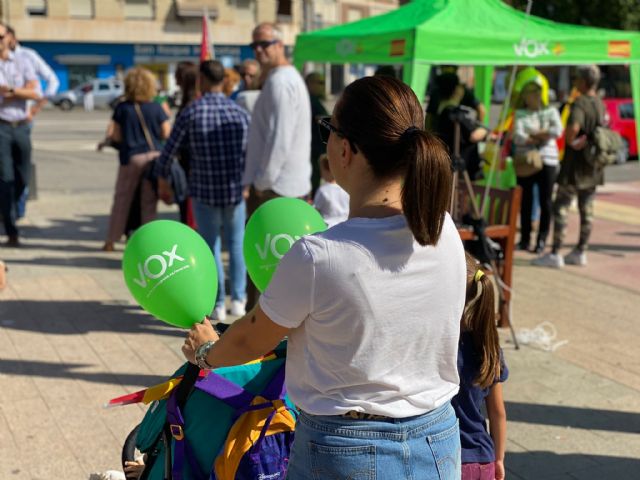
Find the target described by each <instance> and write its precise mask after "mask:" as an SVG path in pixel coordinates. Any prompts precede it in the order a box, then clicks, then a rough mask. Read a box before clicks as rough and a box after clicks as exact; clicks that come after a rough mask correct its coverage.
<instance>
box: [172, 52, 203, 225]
mask: <svg viewBox="0 0 640 480" xmlns="http://www.w3.org/2000/svg"><path fill="white" fill-rule="evenodd" d="M175 80H176V84H177V85H178V87H180V106H179V107H178V113H177V114H176V119H177V118H178V117H179V116H180V114H181V113H182V112H183V110H184V109H185V108H187V107H188V106H189V105H191V102H193V101H194V100H196V99H197V98H198V85H197V84H198V66H197V65H196V64H195V63H193V62H180V63H179V64H178V67H177V68H176V73H175ZM190 156H191V150H190V149H189V146H188V145H183V146H182V148H180V151H179V152H178V154H177V158H178V163H179V164H180V166H181V167H182V170H184V173H185V175H186V176H187V178H189V168H190V167H189V165H190V163H191V162H190ZM178 209H179V210H180V221H181V222H182V223H184V224H185V225H190V226H193V225H195V219H194V218H193V207H192V204H191V199H190V197H189V196H187V198H185V199H184V200H182V201H181V202H178Z"/></svg>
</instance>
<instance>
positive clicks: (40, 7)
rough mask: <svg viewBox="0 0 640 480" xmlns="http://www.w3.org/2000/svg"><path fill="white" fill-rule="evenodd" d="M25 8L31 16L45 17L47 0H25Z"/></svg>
mask: <svg viewBox="0 0 640 480" xmlns="http://www.w3.org/2000/svg"><path fill="white" fill-rule="evenodd" d="M24 8H25V11H26V13H27V15H29V16H30V17H45V16H46V15H47V0H25V2H24Z"/></svg>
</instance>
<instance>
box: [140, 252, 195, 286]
mask: <svg viewBox="0 0 640 480" xmlns="http://www.w3.org/2000/svg"><path fill="white" fill-rule="evenodd" d="M177 251H178V244H175V245H174V246H173V248H172V249H171V250H170V251H168V252H167V251H164V252H162V254H161V255H149V256H148V257H147V259H146V260H145V261H144V262H138V278H134V279H133V281H134V282H135V283H136V284H137V285H139V286H140V287H142V288H147V284H148V281H149V280H158V279H160V281H159V282H158V283H162V282H164V281H165V280H166V279H167V278H169V277H170V276H172V275H174V274H176V273H177V272H178V271H180V270H184V269H185V268H189V265H183V266H181V267H180V268H179V269H177V270H171V271H170V272H169V273H167V272H168V271H169V270H170V269H173V268H174V263H175V262H184V261H185V260H184V258H182V257H181V256H180V255H178V253H177ZM165 257H166V259H165ZM176 267H177V265H176ZM163 277H164V278H163Z"/></svg>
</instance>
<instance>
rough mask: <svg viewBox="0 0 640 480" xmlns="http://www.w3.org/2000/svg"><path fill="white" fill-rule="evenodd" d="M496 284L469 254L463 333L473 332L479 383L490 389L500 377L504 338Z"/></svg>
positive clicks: (477, 380) (477, 381) (476, 381)
mask: <svg viewBox="0 0 640 480" xmlns="http://www.w3.org/2000/svg"><path fill="white" fill-rule="evenodd" d="M495 312H496V311H495V296H494V291H493V285H492V284H491V281H490V280H489V278H488V277H487V276H486V275H485V274H484V272H483V271H482V270H480V269H478V267H477V265H476V261H475V259H473V257H471V256H470V255H469V254H467V297H466V302H465V310H464V313H463V316H462V331H471V332H472V336H473V342H474V346H475V349H476V352H477V353H478V356H479V357H480V370H479V372H478V376H477V377H476V379H475V383H476V384H477V385H478V386H479V387H481V388H488V387H490V386H491V385H493V384H494V383H495V381H496V380H497V379H498V378H499V377H500V368H501V367H500V339H499V337H498V329H497V327H496V313H495Z"/></svg>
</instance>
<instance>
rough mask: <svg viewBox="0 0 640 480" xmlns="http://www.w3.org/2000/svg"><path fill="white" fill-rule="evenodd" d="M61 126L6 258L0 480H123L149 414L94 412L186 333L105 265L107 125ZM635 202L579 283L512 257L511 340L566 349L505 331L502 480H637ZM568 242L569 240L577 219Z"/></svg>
mask: <svg viewBox="0 0 640 480" xmlns="http://www.w3.org/2000/svg"><path fill="white" fill-rule="evenodd" d="M59 115H61V114H59V113H57V114H56V113H53V112H52V113H47V114H45V115H44V116H43V117H42V118H41V120H40V121H39V123H38V125H37V128H36V132H35V134H36V148H37V152H36V153H37V155H36V156H37V161H38V175H39V187H40V192H39V194H40V195H39V199H38V200H37V201H33V202H31V203H30V204H29V207H28V212H27V215H28V216H27V218H26V219H25V221H24V222H23V231H24V234H25V245H24V247H23V248H21V249H6V248H1V249H0V258H2V259H3V260H5V261H6V262H7V264H8V266H9V269H10V271H9V286H8V288H7V289H5V290H4V291H2V292H0V386H1V387H0V479H1V480H5V479H6V480H19V479H20V480H22V479H29V480H36V479H37V480H49V479H61V478H64V479H71V480H75V479H78V480H86V479H87V478H88V476H89V473H91V472H97V471H104V470H108V469H113V468H118V465H119V461H120V448H121V446H122V442H123V441H124V438H125V437H126V434H127V433H128V432H129V430H130V429H131V428H132V427H133V426H135V424H136V423H137V422H139V421H140V419H141V418H142V416H143V413H144V410H143V408H141V407H138V406H127V407H121V408H116V409H110V410H105V409H103V404H104V403H105V402H106V401H108V400H109V399H110V398H113V397H116V396H119V395H122V394H124V393H127V392H133V391H136V390H138V389H140V388H143V387H146V386H149V385H152V384H155V383H158V382H160V381H162V380H164V379H165V378H166V377H167V376H168V375H170V374H171V373H172V372H173V371H174V370H175V369H176V368H177V367H178V366H179V365H180V364H181V363H182V356H181V354H180V351H179V347H180V345H181V343H182V339H183V332H182V331H180V330H177V329H174V328H170V327H168V326H165V325H164V324H162V323H160V322H158V321H156V320H154V319H152V318H150V317H149V316H147V315H146V314H144V313H142V312H141V311H140V310H139V308H137V307H136V306H135V304H134V303H133V301H132V299H131V297H130V295H129V293H128V292H127V290H126V287H125V285H124V282H123V280H122V276H121V272H120V259H121V253H114V254H106V253H103V252H101V251H100V250H99V249H100V246H101V243H102V238H103V236H104V232H105V230H106V221H107V214H108V211H109V206H110V201H111V195H112V188H113V182H114V179H115V172H116V167H117V162H116V159H115V155H114V154H113V153H104V154H97V153H95V152H92V151H91V148H92V145H93V143H94V140H97V139H98V138H99V137H100V136H101V132H102V130H103V127H104V125H106V120H105V119H106V115H105V114H104V113H102V115H103V116H104V118H103V117H101V116H100V114H99V113H96V114H94V115H93V116H86V115H82V114H80V113H72V114H69V115H64V120H65V121H64V122H60V119H59V117H58V116H59ZM63 130H64V132H63ZM61 138H64V140H61ZM632 167H635V168H638V169H639V171H640V166H639V165H638V164H637V162H634V163H633V165H631V166H624V167H623V168H624V169H625V170H622V169H621V170H619V171H620V172H623V171H624V172H627V171H629V172H632V174H633V175H636V172H635V170H631V169H630V168H632ZM612 168H616V169H617V168H618V167H612ZM635 178H636V181H637V180H638V179H639V178H640V175H638V176H636V177H635ZM639 198H640V184H638V183H633V182H616V183H612V184H610V185H608V186H607V187H606V189H604V190H603V191H602V193H601V194H599V197H598V203H597V208H596V212H597V217H598V218H597V220H596V226H595V229H594V234H593V249H592V251H590V253H589V262H590V263H589V266H587V267H586V268H578V267H567V268H566V269H564V270H562V271H556V270H548V269H542V268H535V267H531V266H529V265H528V262H529V260H530V259H531V258H532V256H531V255H529V254H526V253H519V254H518V257H517V259H516V267H515V276H514V277H515V285H514V295H515V300H514V312H513V313H514V315H513V318H514V323H515V327H516V330H518V331H519V332H521V331H522V329H523V328H527V329H533V328H534V327H536V326H537V325H539V324H540V323H541V322H544V321H550V322H552V323H553V325H554V326H555V328H556V330H557V340H558V341H559V340H568V343H567V344H565V345H563V346H560V347H559V348H558V349H557V350H556V351H554V352H547V351H542V350H540V349H539V348H535V347H534V346H531V345H523V346H522V348H521V349H520V350H519V351H515V350H514V348H513V344H512V343H511V342H510V340H509V332H508V331H504V332H501V335H502V338H503V340H504V342H503V343H504V348H505V354H506V359H507V362H508V364H509V367H510V371H511V377H510V379H509V381H508V382H507V383H506V384H505V397H506V401H507V412H508V416H509V426H508V428H509V433H508V438H509V440H508V454H507V459H506V465H507V469H508V472H509V474H508V478H516V479H610V478H611V479H613V478H615V479H636V478H640V477H639V475H638V472H640V435H639V434H640V353H638V347H637V346H638V345H639V344H640V328H639V327H638V313H637V311H638V309H640V282H639V281H638V279H639V278H640V224H639V223H640V222H638V219H639V218H640V200H639ZM623 207H625V208H623ZM612 212H613V213H612ZM620 212H623V213H622V214H621V213H620ZM624 212H626V213H624ZM164 214H165V215H173V213H168V212H166V210H165V213H164ZM570 229H571V231H570V232H569V235H568V238H567V240H568V241H574V239H575V238H576V237H575V235H576V231H575V230H576V218H575V216H573V217H572V220H571V225H570Z"/></svg>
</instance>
